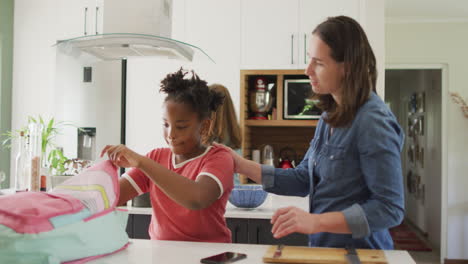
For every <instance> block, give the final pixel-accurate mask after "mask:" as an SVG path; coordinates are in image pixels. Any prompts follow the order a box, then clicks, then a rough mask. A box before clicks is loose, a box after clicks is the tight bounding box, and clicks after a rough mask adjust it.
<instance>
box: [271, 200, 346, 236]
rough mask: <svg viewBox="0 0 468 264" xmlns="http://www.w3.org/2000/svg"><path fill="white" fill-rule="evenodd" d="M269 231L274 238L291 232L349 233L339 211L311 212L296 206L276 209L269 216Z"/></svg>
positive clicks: (342, 215) (343, 217)
mask: <svg viewBox="0 0 468 264" xmlns="http://www.w3.org/2000/svg"><path fill="white" fill-rule="evenodd" d="M271 223H272V224H273V227H272V229H271V232H272V233H273V236H274V237H275V238H281V237H284V236H287V235H289V234H291V233H295V232H297V233H302V234H315V233H320V232H328V233H338V234H351V231H350V229H349V226H348V223H347V222H346V219H345V216H344V214H343V213H341V212H329V213H322V214H311V213H309V212H306V211H304V210H302V209H299V208H297V207H293V206H290V207H285V208H280V209H278V210H277V211H276V212H275V214H274V215H273V217H272V218H271Z"/></svg>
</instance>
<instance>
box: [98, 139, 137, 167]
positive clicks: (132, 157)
mask: <svg viewBox="0 0 468 264" xmlns="http://www.w3.org/2000/svg"><path fill="white" fill-rule="evenodd" d="M106 153H107V156H108V157H109V160H110V161H111V162H112V163H113V164H114V165H116V166H119V167H123V168H136V167H138V166H139V165H140V161H141V159H143V158H144V157H143V156H141V155H140V154H138V153H136V152H134V151H133V150H131V149H129V148H127V146H125V145H122V144H121V145H116V146H114V145H107V146H105V147H104V149H102V151H101V155H100V156H101V157H102V156H104V154H106Z"/></svg>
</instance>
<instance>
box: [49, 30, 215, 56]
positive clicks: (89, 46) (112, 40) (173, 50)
mask: <svg viewBox="0 0 468 264" xmlns="http://www.w3.org/2000/svg"><path fill="white" fill-rule="evenodd" d="M56 46H57V48H59V49H60V50H62V51H64V52H65V53H76V52H85V53H88V54H91V55H93V56H95V57H97V58H99V59H101V60H121V59H124V58H129V57H141V56H145V57H164V58H169V59H180V60H186V61H192V60H193V58H194V54H196V53H199V54H203V55H204V56H206V57H207V58H208V59H210V60H211V61H213V59H211V57H210V56H209V55H208V54H206V53H205V52H204V51H203V50H202V49H200V48H199V47H197V46H194V45H191V44H188V43H185V42H182V41H178V40H174V39H170V38H165V37H161V36H154V35H146V34H135V33H107V34H99V35H92V36H82V37H77V38H73V39H69V40H63V41H58V42H57V44H56ZM213 62H214V61H213Z"/></svg>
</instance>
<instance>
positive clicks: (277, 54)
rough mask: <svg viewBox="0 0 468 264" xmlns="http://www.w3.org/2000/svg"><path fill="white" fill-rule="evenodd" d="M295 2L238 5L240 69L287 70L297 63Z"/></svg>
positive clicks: (248, 0)
mask: <svg viewBox="0 0 468 264" xmlns="http://www.w3.org/2000/svg"><path fill="white" fill-rule="evenodd" d="M298 4H299V3H298V1H297V0H294V1H285V0H243V1H241V27H242V31H241V32H242V35H241V47H242V48H241V52H242V61H241V67H242V68H244V69H290V68H295V64H296V63H297V47H296V46H297V43H298V42H297V31H298V7H299V5H298Z"/></svg>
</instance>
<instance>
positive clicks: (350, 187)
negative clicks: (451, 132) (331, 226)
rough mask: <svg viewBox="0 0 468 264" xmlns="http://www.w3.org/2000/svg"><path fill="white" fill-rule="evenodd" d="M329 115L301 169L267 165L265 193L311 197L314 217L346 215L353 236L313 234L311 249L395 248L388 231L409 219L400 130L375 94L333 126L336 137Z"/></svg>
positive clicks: (264, 170)
mask: <svg viewBox="0 0 468 264" xmlns="http://www.w3.org/2000/svg"><path fill="white" fill-rule="evenodd" d="M324 116H326V113H324V115H322V117H321V119H320V121H319V123H318V125H317V128H316V130H315V135H314V138H313V139H312V141H311V143H310V147H309V149H308V151H307V153H306V155H305V157H304V160H302V162H301V163H300V164H299V165H298V166H297V167H296V168H294V169H286V170H283V169H275V168H273V167H271V166H267V165H262V184H263V187H264V189H265V190H266V191H268V192H271V193H275V194H280V195H292V196H307V195H309V200H310V203H309V204H310V206H309V211H310V212H311V213H316V214H319V213H324V212H337V211H339V212H342V213H343V214H344V216H345V219H346V221H347V223H348V226H349V228H350V230H351V232H352V234H333V233H317V234H312V235H309V246H315V247H346V246H354V247H356V248H374V249H393V241H392V238H391V236H390V234H389V232H388V229H389V228H390V227H393V226H396V225H398V224H399V223H400V222H401V221H402V219H403V216H404V197H403V194H404V193H403V176H402V170H401V159H400V152H401V149H402V147H403V139H404V135H403V131H402V130H401V127H400V126H399V124H398V122H397V121H396V118H395V116H394V115H393V114H392V112H391V111H390V109H389V108H388V107H387V105H385V103H384V102H383V101H382V100H381V99H380V98H379V97H378V96H377V95H376V94H375V93H372V95H371V96H370V98H369V100H368V101H367V102H366V103H365V104H364V105H362V106H361V108H360V109H359V111H358V112H357V114H356V117H355V119H354V120H353V122H352V124H351V125H350V126H349V127H346V128H334V131H333V135H332V136H330V126H329V125H328V124H326V123H325V122H324V121H323V118H324Z"/></svg>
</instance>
